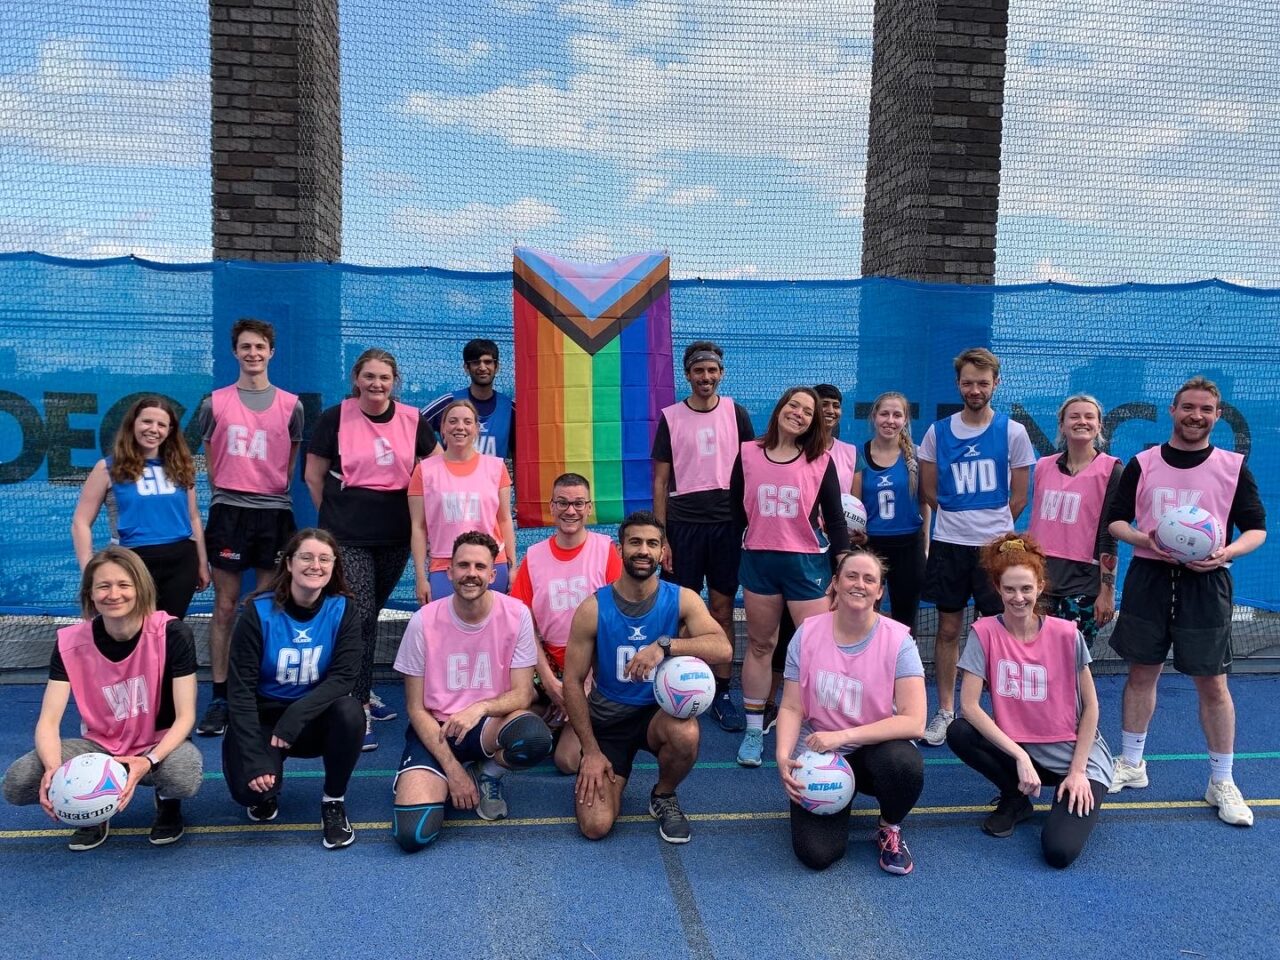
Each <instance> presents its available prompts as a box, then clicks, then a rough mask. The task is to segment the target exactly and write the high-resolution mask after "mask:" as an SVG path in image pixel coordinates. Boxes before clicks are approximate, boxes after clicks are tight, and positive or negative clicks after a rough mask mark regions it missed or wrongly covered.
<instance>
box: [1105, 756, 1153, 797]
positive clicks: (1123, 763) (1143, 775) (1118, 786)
mask: <svg viewBox="0 0 1280 960" xmlns="http://www.w3.org/2000/svg"><path fill="white" fill-rule="evenodd" d="M1147 783H1148V780H1147V761H1145V760H1140V761H1138V765H1137V766H1136V767H1135V766H1134V765H1133V764H1132V763H1129V761H1127V760H1125V759H1124V758H1123V757H1116V762H1115V773H1114V774H1113V775H1112V777H1111V786H1109V787H1107V793H1119V792H1120V791H1121V790H1123V789H1124V788H1125V787H1134V788H1135V789H1136V788H1138V787H1145V786H1146V785H1147Z"/></svg>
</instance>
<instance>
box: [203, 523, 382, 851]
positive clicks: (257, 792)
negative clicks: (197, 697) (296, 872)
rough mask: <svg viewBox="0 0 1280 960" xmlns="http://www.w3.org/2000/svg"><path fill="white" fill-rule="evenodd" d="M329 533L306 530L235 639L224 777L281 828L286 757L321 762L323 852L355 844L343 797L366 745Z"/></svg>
mask: <svg viewBox="0 0 1280 960" xmlns="http://www.w3.org/2000/svg"><path fill="white" fill-rule="evenodd" d="M346 589H347V588H346V580H345V579H344V578H343V573H342V555H341V553H340V552H339V550H338V542H337V541H336V540H335V539H334V538H333V536H332V534H330V533H328V532H327V531H325V530H319V529H316V528H314V527H312V528H309V529H306V530H299V531H298V532H297V533H295V534H294V535H293V536H292V537H290V539H289V542H288V543H287V544H286V545H285V548H284V551H283V552H282V553H281V555H280V560H279V562H278V564H277V566H276V572H275V576H274V577H273V579H272V580H271V582H270V583H269V584H268V585H267V586H266V589H264V590H262V591H261V592H259V593H258V594H256V595H255V596H253V597H250V598H249V599H248V600H247V601H245V604H244V608H243V610H242V611H241V613H240V618H239V619H238V620H237V621H236V626H235V631H234V632H233V633H232V636H231V654H230V666H229V668H228V673H227V709H228V722H227V735H226V739H225V740H223V743H222V769H223V773H224V775H225V777H226V781H227V788H228V789H229V790H230V791H231V796H232V798H234V799H235V801H236V803H239V804H242V805H244V806H245V807H246V808H247V809H248V811H249V819H250V820H274V819H275V818H276V814H277V813H278V812H279V804H280V789H281V787H283V786H284V762H285V760H286V759H287V758H289V757H323V758H324V794H323V796H322V797H321V799H320V823H321V829H322V831H323V837H324V839H323V842H324V846H325V849H326V850H335V849H338V848H339V847H346V846H349V845H350V844H351V843H352V842H353V841H354V840H355V838H356V834H355V831H354V830H352V829H351V821H350V820H348V819H347V808H346V792H347V783H348V781H349V780H350V779H351V771H353V770H354V769H355V766H356V761H357V760H358V759H359V758H360V745H361V743H362V742H363V741H364V708H363V706H362V705H361V704H360V701H359V700H357V699H355V698H354V697H353V696H351V689H352V687H353V686H354V685H355V682H356V677H357V676H358V675H359V673H360V664H361V660H362V658H363V656H364V641H363V639H362V634H361V632H360V613H359V611H358V610H357V609H356V605H355V603H354V602H353V601H352V600H351V598H350V597H349V596H347V592H346Z"/></svg>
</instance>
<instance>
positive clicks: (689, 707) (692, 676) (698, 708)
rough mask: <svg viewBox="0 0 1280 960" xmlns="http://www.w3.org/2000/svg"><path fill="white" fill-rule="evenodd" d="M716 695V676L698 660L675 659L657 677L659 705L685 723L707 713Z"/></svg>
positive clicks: (664, 664)
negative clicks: (690, 718) (687, 719)
mask: <svg viewBox="0 0 1280 960" xmlns="http://www.w3.org/2000/svg"><path fill="white" fill-rule="evenodd" d="M715 695H716V678H715V674H713V673H712V672H711V668H710V667H708V666H707V665H706V664H705V663H704V662H703V661H701V660H699V659H698V658H697V657H672V658H671V659H669V660H665V661H663V662H662V663H661V664H659V665H658V669H657V671H656V672H655V673H654V675H653V696H654V699H656V700H657V701H658V706H660V707H661V708H662V709H663V710H664V711H666V712H667V713H669V714H671V716H673V717H677V718H679V719H681V720H684V719H686V718H687V717H697V716H700V715H701V714H703V713H706V712H707V710H708V709H709V708H710V707H711V701H712V700H713V699H714V698H715Z"/></svg>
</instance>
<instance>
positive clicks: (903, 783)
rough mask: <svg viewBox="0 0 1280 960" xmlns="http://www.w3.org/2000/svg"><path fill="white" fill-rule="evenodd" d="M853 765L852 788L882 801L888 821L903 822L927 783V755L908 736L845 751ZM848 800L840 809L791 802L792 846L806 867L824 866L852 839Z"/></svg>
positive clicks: (816, 867)
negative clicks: (817, 810)
mask: <svg viewBox="0 0 1280 960" xmlns="http://www.w3.org/2000/svg"><path fill="white" fill-rule="evenodd" d="M845 757H846V758H847V759H848V761H849V765H850V766H851V767H853V782H854V788H855V789H856V791H857V792H858V793H865V794H867V795H868V796H872V797H875V798H876V799H877V800H879V801H880V816H881V818H883V820H884V822H885V823H888V824H899V823H901V822H902V821H903V820H905V819H906V817H907V814H908V813H910V812H911V808H912V807H914V806H915V805H916V801H917V800H919V799H920V792H921V791H922V790H923V789H924V757H922V756H921V755H920V751H919V749H917V748H916V745H915V744H914V743H912V742H911V741H910V740H886V741H885V742H884V743H873V744H870V745H869V746H866V747H859V748H858V749H857V750H855V751H854V752H853V753H848V754H845ZM852 809H853V803H852V802H850V803H849V804H848V805H846V806H845V808H844V809H843V810H841V811H839V812H837V813H832V814H825V815H824V814H817V813H810V812H809V811H808V810H806V809H805V808H804V807H802V806H800V805H799V804H797V803H795V802H792V804H791V849H793V850H794V851H795V852H796V856H797V857H798V858H799V859H800V862H801V863H803V864H804V865H805V866H806V867H810V868H812V869H814V870H825V869H827V867H829V866H831V865H832V864H833V863H835V862H836V861H837V860H839V859H840V858H841V857H843V856H844V852H845V849H846V848H847V847H848V845H849V814H850V813H851V811H852Z"/></svg>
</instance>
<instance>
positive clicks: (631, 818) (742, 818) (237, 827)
mask: <svg viewBox="0 0 1280 960" xmlns="http://www.w3.org/2000/svg"><path fill="white" fill-rule="evenodd" d="M1103 806H1104V808H1105V809H1107V810H1204V811H1206V812H1207V811H1209V810H1211V809H1212V808H1211V807H1210V806H1209V805H1208V804H1207V803H1205V802H1204V801H1203V800H1146V801H1130V802H1118V801H1117V802H1114V803H1106V804H1104V805H1103ZM1249 806H1251V807H1280V797H1265V798H1262V799H1253V800H1250V801H1249ZM1048 809H1049V805H1048V804H1044V803H1041V804H1037V805H1036V810H1037V811H1039V812H1041V813H1044V812H1047V811H1048ZM990 810H991V805H990V804H989V803H986V804H976V805H971V806H951V807H916V808H915V809H914V810H912V811H911V813H912V815H913V816H920V815H930V814H932V815H935V816H936V815H942V816H947V815H954V814H961V813H989V812H990ZM878 815H879V813H878V811H876V810H874V809H861V810H854V811H853V816H855V817H864V818H871V817H875V816H878ZM687 816H688V818H689V819H690V820H692V821H694V822H697V823H743V822H747V821H752V820H786V819H787V818H788V817H790V816H791V814H790V813H789V812H787V811H786V810H765V811H761V812H758V813H690V814H687ZM616 822H617V823H652V822H653V818H652V817H650V816H649V815H648V814H647V813H635V814H627V815H625V816H621V817H619V818H618V819H617V821H616ZM575 823H576V821H575V820H574V818H573V817H518V818H512V819H509V820H501V821H497V822H489V821H486V820H446V821H445V824H444V825H445V826H446V827H450V828H455V827H479V828H482V829H490V828H504V827H505V828H509V827H566V826H573V825H574V824H575ZM317 826H318V825H317V824H316V823H229V824H206V825H200V826H189V827H187V831H186V832H187V833H191V834H244V835H250V834H261V833H298V832H304V831H305V832H309V831H312V830H315V829H317ZM352 827H353V828H355V829H357V830H390V829H391V823H390V821H387V820H382V821H369V822H365V823H354V824H352ZM68 833H69V831H68V830H67V829H56V828H55V829H48V830H0V841H3V840H35V839H41V838H46V837H66V836H67V835H68ZM111 833H112V834H113V835H115V836H120V837H145V836H146V835H147V834H148V833H150V830H149V829H148V828H147V827H120V828H118V829H116V828H113V829H112V831H111Z"/></svg>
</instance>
